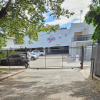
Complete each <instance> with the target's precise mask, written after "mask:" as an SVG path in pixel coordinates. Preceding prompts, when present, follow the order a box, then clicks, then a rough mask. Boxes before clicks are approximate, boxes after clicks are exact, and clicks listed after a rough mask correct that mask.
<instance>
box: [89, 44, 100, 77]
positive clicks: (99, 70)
mask: <svg viewBox="0 0 100 100" xmlns="http://www.w3.org/2000/svg"><path fill="white" fill-rule="evenodd" d="M91 74H92V78H93V75H96V76H98V77H100V45H93V46H92V57H91Z"/></svg>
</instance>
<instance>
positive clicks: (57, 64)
mask: <svg viewBox="0 0 100 100" xmlns="http://www.w3.org/2000/svg"><path fill="white" fill-rule="evenodd" d="M29 66H30V68H80V60H76V59H73V58H71V57H70V56H69V54H49V55H45V56H40V57H39V58H38V59H37V60H34V61H30V62H29Z"/></svg>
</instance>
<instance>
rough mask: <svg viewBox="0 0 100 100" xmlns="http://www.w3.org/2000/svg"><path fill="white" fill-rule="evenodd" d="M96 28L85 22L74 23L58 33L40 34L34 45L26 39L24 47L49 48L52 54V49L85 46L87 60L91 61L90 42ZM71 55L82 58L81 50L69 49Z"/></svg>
mask: <svg viewBox="0 0 100 100" xmlns="http://www.w3.org/2000/svg"><path fill="white" fill-rule="evenodd" d="M93 31H94V28H93V27H92V25H88V24H86V23H85V22H83V23H72V24H71V27H70V29H66V28H60V29H58V30H57V31H56V33H54V32H51V33H50V34H47V32H40V33H38V41H33V40H32V42H33V43H32V44H29V43H28V41H29V38H28V37H27V36H26V37H25V43H24V44H23V47H24V48H25V47H27V48H48V51H49V52H50V48H51V47H53V48H56V47H59V48H61V47H68V48H70V47H80V46H82V45H83V46H85V55H86V59H90V57H91V52H92V47H91V45H92V42H93V41H92V40H90V36H91V34H92V33H93ZM68 52H69V54H70V55H71V56H72V57H75V56H76V55H78V56H80V55H81V54H79V53H80V51H79V50H75V49H69V51H68Z"/></svg>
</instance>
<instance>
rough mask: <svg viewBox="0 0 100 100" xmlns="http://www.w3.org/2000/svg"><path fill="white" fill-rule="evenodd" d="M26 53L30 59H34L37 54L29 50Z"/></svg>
mask: <svg viewBox="0 0 100 100" xmlns="http://www.w3.org/2000/svg"><path fill="white" fill-rule="evenodd" d="M27 55H28V56H29V58H30V60H35V59H37V58H38V55H36V54H34V53H31V52H27Z"/></svg>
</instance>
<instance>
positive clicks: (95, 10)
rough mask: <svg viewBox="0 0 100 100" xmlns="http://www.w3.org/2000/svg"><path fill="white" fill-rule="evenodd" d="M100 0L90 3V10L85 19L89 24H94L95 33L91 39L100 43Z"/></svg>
mask: <svg viewBox="0 0 100 100" xmlns="http://www.w3.org/2000/svg"><path fill="white" fill-rule="evenodd" d="M99 3H100V0H93V3H92V4H90V6H89V8H90V10H89V11H88V12H87V14H86V15H85V21H86V23H87V24H92V25H93V27H95V29H94V33H93V34H92V36H91V39H92V40H93V41H94V43H95V42H98V43H100V5H99Z"/></svg>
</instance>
